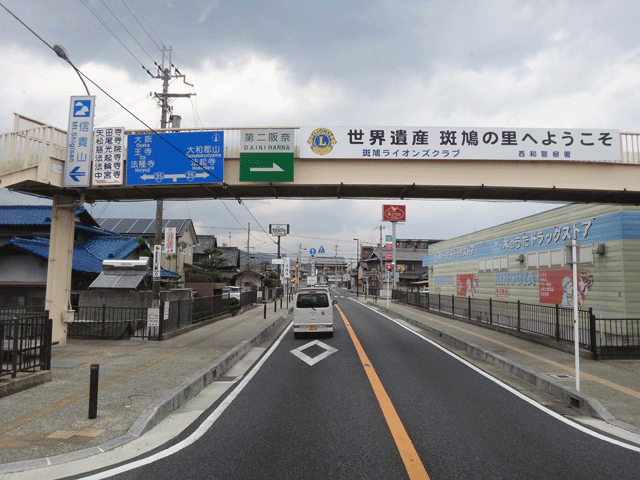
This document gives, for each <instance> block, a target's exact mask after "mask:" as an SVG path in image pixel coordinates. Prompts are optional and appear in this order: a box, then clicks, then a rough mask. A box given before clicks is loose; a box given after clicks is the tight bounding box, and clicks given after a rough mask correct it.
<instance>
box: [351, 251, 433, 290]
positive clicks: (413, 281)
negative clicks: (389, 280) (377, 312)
mask: <svg viewBox="0 0 640 480" xmlns="http://www.w3.org/2000/svg"><path fill="white" fill-rule="evenodd" d="M439 241H440V240H425V239H396V272H397V273H398V282H397V284H396V288H399V289H407V290H411V289H412V287H413V286H416V285H420V284H426V285H428V283H426V282H428V269H427V267H423V266H422V258H423V257H424V256H425V255H426V254H427V253H428V251H429V245H432V244H434V243H437V242H439ZM391 253H392V250H387V249H386V248H385V247H380V246H379V245H378V246H363V247H362V258H363V260H362V264H363V265H364V271H365V273H371V274H373V275H372V277H374V278H373V282H376V277H377V275H378V274H379V272H380V270H381V269H385V268H386V267H385V263H387V262H390V261H391V259H390V258H388V256H390V254H391ZM370 278H371V277H370ZM370 283H371V282H370ZM375 285H377V282H376V283H375ZM375 285H372V286H375Z"/></svg>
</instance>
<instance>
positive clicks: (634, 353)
mask: <svg viewBox="0 0 640 480" xmlns="http://www.w3.org/2000/svg"><path fill="white" fill-rule="evenodd" d="M392 298H393V299H394V300H397V301H399V302H403V303H407V304H409V305H414V306H417V307H421V308H424V309H427V310H430V311H433V312H438V313H441V314H446V315H451V316H452V317H458V318H464V319H466V320H469V321H472V322H477V323H479V324H486V325H492V326H494V327H497V328H499V329H500V330H501V331H504V332H506V333H509V332H524V333H529V334H533V335H539V336H543V337H548V338H553V339H555V340H557V341H566V342H571V343H573V342H574V338H575V337H574V327H573V309H570V308H561V307H560V306H559V305H553V306H548V305H534V304H527V303H522V302H519V301H518V302H506V301H502V300H493V299H491V298H489V299H477V298H469V297H457V296H455V295H441V294H428V293H417V292H407V291H404V290H394V291H393V295H392ZM578 315H579V317H578V326H579V328H578V335H579V339H578V343H579V344H580V346H581V347H583V348H585V349H588V350H589V351H591V352H592V353H593V355H594V357H595V358H603V359H604V358H640V319H637V318H633V319H596V318H595V316H594V315H593V310H592V309H589V310H579V311H578Z"/></svg>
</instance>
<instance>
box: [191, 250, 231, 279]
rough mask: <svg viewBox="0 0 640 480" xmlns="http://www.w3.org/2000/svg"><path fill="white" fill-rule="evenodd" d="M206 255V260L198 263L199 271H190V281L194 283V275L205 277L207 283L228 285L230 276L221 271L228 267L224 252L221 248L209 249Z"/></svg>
mask: <svg viewBox="0 0 640 480" xmlns="http://www.w3.org/2000/svg"><path fill="white" fill-rule="evenodd" d="M204 253H205V254H206V255H207V258H206V259H205V260H202V261H201V262H200V263H198V265H197V267H198V269H195V268H194V269H189V270H188V271H187V273H188V274H189V279H188V281H192V280H193V278H192V275H198V274H200V275H204V277H205V278H206V281H208V282H216V283H227V282H228V281H229V279H230V278H229V276H227V275H225V274H224V273H223V272H221V271H220V269H221V268H222V267H224V266H226V265H227V258H226V257H225V256H224V252H223V251H222V250H220V249H219V248H215V247H212V248H207V249H206V250H205V251H204Z"/></svg>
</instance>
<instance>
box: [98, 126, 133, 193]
mask: <svg viewBox="0 0 640 480" xmlns="http://www.w3.org/2000/svg"><path fill="white" fill-rule="evenodd" d="M124 160H125V158H124V127H111V128H96V129H95V130H94V132H93V171H92V172H93V173H92V174H91V184H92V185H122V184H123V183H124V175H123V172H124V164H123V162H124Z"/></svg>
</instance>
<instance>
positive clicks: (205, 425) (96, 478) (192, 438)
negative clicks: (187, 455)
mask: <svg viewBox="0 0 640 480" xmlns="http://www.w3.org/2000/svg"><path fill="white" fill-rule="evenodd" d="M292 324H293V322H291V323H290V324H289V325H288V326H287V328H285V329H284V331H283V332H282V334H280V337H278V339H277V340H276V341H275V343H274V344H273V345H272V346H271V348H270V349H269V350H268V351H267V353H266V354H265V355H264V356H263V357H262V358H261V359H260V361H259V362H258V363H257V364H256V366H255V368H253V369H251V371H250V372H249V373H248V374H247V375H246V376H245V377H244V378H243V379H242V381H241V382H240V383H239V384H238V386H237V387H236V388H235V389H234V390H233V391H232V392H231V393H229V395H228V396H227V398H225V399H224V400H223V401H222V403H220V405H218V408H216V409H215V410H214V411H213V412H211V415H209V416H208V417H207V419H206V420H205V421H204V422H202V424H201V425H200V426H199V427H198V428H197V429H196V431H195V432H193V433H192V434H191V435H189V436H188V437H187V438H185V439H184V440H182V441H181V442H179V443H176V444H175V445H173V446H172V447H170V448H167V449H166V450H162V451H161V452H158V453H156V454H154V455H151V456H149V457H146V458H143V459H140V460H137V461H135V462H131V463H127V464H125V465H121V466H119V467H116V468H112V469H110V470H105V471H104V472H100V473H96V474H94V475H90V476H88V477H82V478H83V479H85V480H101V479H104V478H108V477H111V476H114V475H118V474H120V473H124V472H128V471H129V470H133V469H135V468H139V467H143V466H144V465H149V464H150V463H153V462H155V461H157V460H160V459H163V458H166V457H168V456H170V455H173V454H174V453H177V452H179V451H180V450H182V449H184V448H186V447H188V446H189V445H191V444H193V443H195V442H196V441H197V440H198V439H199V438H200V437H202V436H203V435H204V434H205V433H206V432H207V430H209V429H210V428H211V426H212V425H213V424H214V423H215V421H216V420H217V419H218V418H219V417H220V415H222V413H223V412H224V411H225V410H226V409H227V407H228V406H229V405H231V402H233V401H234V400H235V399H236V397H237V396H238V395H239V394H240V392H242V390H243V389H244V387H246V386H247V384H248V383H249V381H250V380H251V379H252V378H253V377H254V375H255V374H256V373H258V370H260V368H262V366H263V365H264V363H265V362H266V361H267V359H268V358H269V357H270V356H271V354H272V353H273V352H274V351H275V349H276V348H277V346H278V345H280V342H281V341H282V339H283V338H284V337H285V335H287V334H288V333H289V331H290V329H291V326H292Z"/></svg>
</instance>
